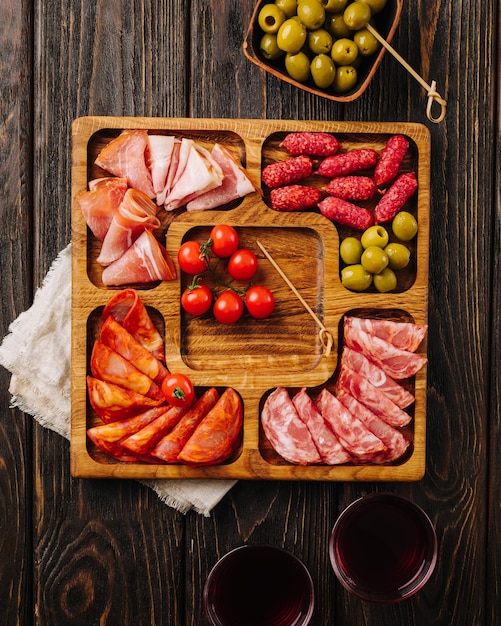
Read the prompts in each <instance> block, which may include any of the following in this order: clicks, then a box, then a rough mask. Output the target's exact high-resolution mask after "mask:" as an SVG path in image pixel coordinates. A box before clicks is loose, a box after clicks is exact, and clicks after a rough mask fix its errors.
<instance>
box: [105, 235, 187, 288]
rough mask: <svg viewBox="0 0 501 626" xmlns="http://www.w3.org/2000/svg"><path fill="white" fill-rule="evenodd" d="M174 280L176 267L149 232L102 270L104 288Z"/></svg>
mask: <svg viewBox="0 0 501 626" xmlns="http://www.w3.org/2000/svg"><path fill="white" fill-rule="evenodd" d="M174 278H176V267H175V265H174V263H173V261H172V259H171V258H170V256H169V253H168V252H167V250H166V249H165V248H164V246H162V245H161V244H160V243H159V242H158V241H157V240H156V239H155V237H154V235H153V234H152V233H151V232H150V231H149V230H145V231H144V232H143V233H142V235H139V237H138V238H137V239H136V241H135V242H134V243H133V244H132V245H131V246H130V248H128V249H127V250H126V251H125V253H124V254H123V255H122V256H121V257H120V258H119V259H117V260H116V261H114V262H113V263H111V265H108V267H106V268H105V269H104V270H103V274H102V277H101V279H102V281H103V284H104V285H106V286H110V285H126V284H129V283H150V282H154V281H157V280H173V279H174Z"/></svg>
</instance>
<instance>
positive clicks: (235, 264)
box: [228, 248, 258, 280]
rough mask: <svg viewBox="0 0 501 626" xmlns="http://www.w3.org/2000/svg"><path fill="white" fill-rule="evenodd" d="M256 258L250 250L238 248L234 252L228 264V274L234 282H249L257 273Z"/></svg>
mask: <svg viewBox="0 0 501 626" xmlns="http://www.w3.org/2000/svg"><path fill="white" fill-rule="evenodd" d="M257 265H258V262H257V257H256V255H255V254H254V252H252V250H247V248H240V250H237V251H236V252H234V253H233V254H232V255H231V257H230V260H229V262H228V272H229V274H230V276H231V277H232V278H235V279H236V280H249V279H251V278H252V277H253V276H254V274H255V273H256V271H257Z"/></svg>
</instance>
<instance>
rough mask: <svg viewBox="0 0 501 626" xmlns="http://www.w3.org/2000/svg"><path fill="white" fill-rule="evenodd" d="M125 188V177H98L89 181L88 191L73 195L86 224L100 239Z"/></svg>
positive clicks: (102, 237)
mask: <svg viewBox="0 0 501 626" xmlns="http://www.w3.org/2000/svg"><path fill="white" fill-rule="evenodd" d="M127 188H128V185H127V180H126V179H125V178H112V177H106V178H98V179H96V180H94V181H91V182H90V183H89V190H88V191H81V192H80V193H78V194H77V195H76V196H75V200H76V201H77V202H78V204H79V205H80V208H81V210H82V214H83V216H84V219H85V222H86V223H87V226H88V227H89V228H90V230H91V231H92V234H93V235H94V237H96V238H97V239H99V240H100V241H103V239H104V238H105V236H106V233H107V232H108V229H109V227H110V224H111V222H112V220H113V216H114V215H115V213H116V212H117V211H118V207H119V206H120V204H121V202H122V200H123V198H124V196H125V193H126V191H127Z"/></svg>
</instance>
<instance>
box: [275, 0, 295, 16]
mask: <svg viewBox="0 0 501 626" xmlns="http://www.w3.org/2000/svg"><path fill="white" fill-rule="evenodd" d="M275 4H276V5H277V7H278V8H279V9H282V11H283V12H284V14H285V17H286V18H287V17H292V16H293V15H296V11H297V0H275Z"/></svg>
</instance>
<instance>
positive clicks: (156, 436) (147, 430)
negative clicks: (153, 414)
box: [120, 406, 186, 455]
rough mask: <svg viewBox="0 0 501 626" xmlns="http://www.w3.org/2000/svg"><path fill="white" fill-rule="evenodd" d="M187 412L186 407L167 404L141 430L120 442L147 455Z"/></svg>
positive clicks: (134, 451) (136, 452) (129, 448)
mask: <svg viewBox="0 0 501 626" xmlns="http://www.w3.org/2000/svg"><path fill="white" fill-rule="evenodd" d="M185 413H186V409H185V408H184V407H179V406H166V407H165V411H164V412H163V413H162V414H161V415H159V416H158V417H157V418H156V419H154V420H153V421H151V422H149V423H148V424H147V425H146V426H144V427H143V428H141V430H138V431H136V432H135V433H133V434H132V435H130V437H127V439H124V440H123V441H121V442H120V445H121V446H122V448H124V449H125V450H127V451H129V452H133V453H134V454H139V455H146V454H149V452H150V451H151V450H152V449H153V448H154V447H155V446H156V444H157V443H158V442H159V441H160V439H162V437H163V436H164V435H165V434H166V433H168V432H169V431H170V430H172V428H174V426H175V425H176V424H177V423H178V422H179V420H180V419H181V418H182V417H183V415H184V414H185Z"/></svg>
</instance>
